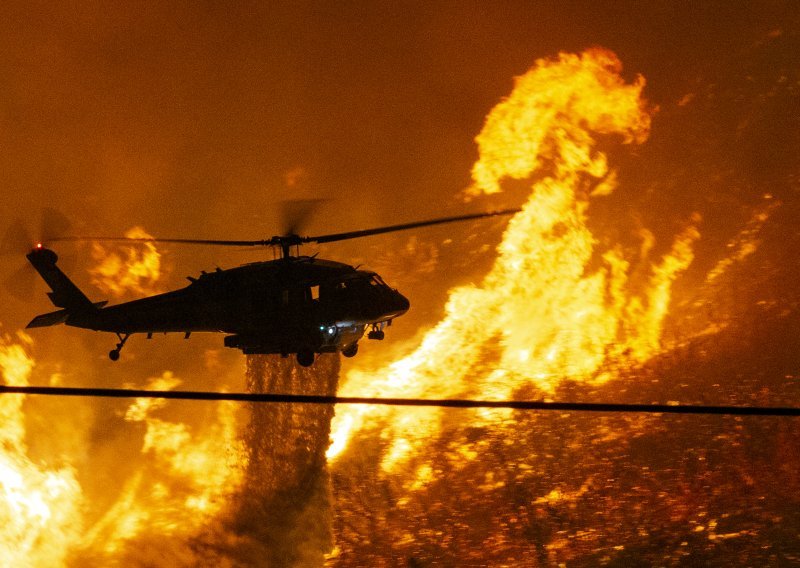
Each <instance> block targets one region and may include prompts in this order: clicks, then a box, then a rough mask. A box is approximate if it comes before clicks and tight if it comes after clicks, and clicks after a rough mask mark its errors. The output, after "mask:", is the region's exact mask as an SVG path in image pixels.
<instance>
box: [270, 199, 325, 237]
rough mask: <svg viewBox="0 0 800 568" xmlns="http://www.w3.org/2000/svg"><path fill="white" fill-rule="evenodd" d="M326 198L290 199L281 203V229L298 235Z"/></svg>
mask: <svg viewBox="0 0 800 568" xmlns="http://www.w3.org/2000/svg"><path fill="white" fill-rule="evenodd" d="M325 201H326V200H325V199H290V200H287V201H282V202H281V203H280V208H281V229H282V230H283V234H284V235H297V234H300V231H302V230H303V226H304V225H305V224H306V222H307V221H308V219H309V217H311V215H313V213H314V211H316V210H317V208H318V207H319V205H320V204H321V203H324V202H325Z"/></svg>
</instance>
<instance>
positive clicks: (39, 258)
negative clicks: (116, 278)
mask: <svg viewBox="0 0 800 568" xmlns="http://www.w3.org/2000/svg"><path fill="white" fill-rule="evenodd" d="M27 257H28V260H29V261H30V262H31V264H32V265H33V267H34V268H35V269H36V272H38V273H39V274H40V275H41V276H42V278H44V281H45V282H47V285H48V286H50V289H51V290H52V292H48V293H47V295H48V296H50V301H51V302H53V304H54V305H55V306H56V307H59V308H65V309H66V310H69V311H81V310H91V309H95V308H94V305H93V304H92V302H91V301H90V300H89V298H87V297H86V295H85V294H84V293H83V292H81V291H80V290H79V289H78V287H77V286H75V284H73V283H72V281H71V280H70V279H69V278H67V275H66V274H64V273H63V272H61V269H60V268H58V267H57V266H56V262H57V261H58V256H57V255H56V253H54V252H53V251H51V250H50V249H46V248H38V247H37V248H36V249H35V250H33V251H31V252H30V253H28V255H27ZM50 325H52V324H50Z"/></svg>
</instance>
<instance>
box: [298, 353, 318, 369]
mask: <svg viewBox="0 0 800 568" xmlns="http://www.w3.org/2000/svg"><path fill="white" fill-rule="evenodd" d="M297 362H298V364H300V366H301V367H310V366H311V365H313V364H314V352H313V351H300V352H299V353H298V354H297Z"/></svg>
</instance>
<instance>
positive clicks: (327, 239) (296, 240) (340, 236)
mask: <svg viewBox="0 0 800 568" xmlns="http://www.w3.org/2000/svg"><path fill="white" fill-rule="evenodd" d="M519 211H520V210H519V209H501V210H499V211H489V212H484V213H471V214H469V215H457V216H455V217H442V218H439V219H430V220H428V221H416V222H414V223H403V224H401V225H389V226H388V227H376V228H374V229H364V230H361V231H349V232H347V233H335V234H331V235H320V236H316V237H299V236H297V235H295V234H288V235H279V236H275V237H272V238H269V239H260V240H253V241H234V240H225V239H164V238H155V237H154V238H133V239H131V238H127V237H55V238H52V239H50V241H104V242H111V243H173V244H181V245H211V246H225V247H258V246H262V247H267V246H287V245H289V246H295V245H299V244H302V243H332V242H335V241H344V240H347V239H357V238H360V237H369V236H372V235H380V234H383V233H392V232H395V231H406V230H408V229H416V228H418V227H428V226H430V225H441V224H443V223H455V222H458V221H469V220H472V219H483V218H484V217H497V216H502V215H513V214H514V213H519Z"/></svg>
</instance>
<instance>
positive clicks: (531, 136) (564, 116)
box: [328, 49, 699, 468]
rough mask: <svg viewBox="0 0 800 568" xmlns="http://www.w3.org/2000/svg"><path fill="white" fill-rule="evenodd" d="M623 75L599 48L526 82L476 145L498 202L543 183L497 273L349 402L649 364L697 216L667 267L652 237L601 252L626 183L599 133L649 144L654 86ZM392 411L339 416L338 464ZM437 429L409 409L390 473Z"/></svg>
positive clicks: (480, 183) (481, 179) (483, 177)
mask: <svg viewBox="0 0 800 568" xmlns="http://www.w3.org/2000/svg"><path fill="white" fill-rule="evenodd" d="M620 71H621V64H620V62H619V60H618V59H617V58H616V57H615V55H614V54H613V53H610V52H608V51H604V50H599V49H593V50H589V51H586V52H584V53H583V54H581V55H568V54H561V55H560V56H559V57H558V58H557V59H555V60H540V61H538V62H537V64H536V65H535V67H534V68H532V69H531V70H530V71H529V72H528V73H526V74H525V75H523V76H522V77H519V78H517V80H516V84H515V88H514V90H513V92H512V93H511V95H510V96H509V97H508V98H507V99H505V100H504V101H502V102H501V103H499V104H498V105H497V106H496V107H495V108H494V109H493V110H492V111H491V113H490V114H489V116H488V117H487V119H486V123H485V125H484V128H483V130H482V131H481V133H480V134H479V135H478V137H477V142H478V147H479V150H480V157H479V159H478V162H477V163H476V164H475V166H474V168H473V170H472V175H473V181H474V184H473V186H472V187H471V188H470V189H469V190H468V191H469V193H471V194H479V193H496V192H499V191H501V190H502V184H503V182H504V180H522V179H528V180H531V186H530V188H531V189H530V196H529V198H528V200H527V202H526V203H525V205H524V206H523V208H522V211H521V212H520V213H518V214H517V215H515V216H514V217H513V218H512V219H511V221H510V222H509V224H508V228H507V229H506V232H505V234H504V236H503V240H502V242H501V244H500V246H499V248H498V257H497V259H496V261H495V263H494V266H493V267H492V269H491V271H490V272H489V273H488V275H487V276H486V277H485V278H484V279H483V282H482V283H481V284H480V285H474V286H465V287H460V288H456V289H454V290H452V291H451V293H450V298H449V300H448V302H447V306H446V315H445V317H444V319H443V320H442V321H441V322H439V323H438V324H437V325H436V326H435V327H433V328H432V329H431V330H430V331H429V332H428V333H427V334H426V335H425V336H424V338H423V340H422V342H421V344H420V346H419V347H418V348H417V349H416V350H415V351H414V352H412V353H411V354H409V355H407V356H405V357H403V358H401V359H399V360H397V361H395V362H393V363H391V364H389V365H388V366H386V367H385V368H383V369H382V370H379V371H377V372H375V371H369V372H367V371H364V370H360V369H356V370H354V371H352V372H351V373H350V375H349V376H348V378H347V381H346V382H345V386H344V388H345V390H346V391H347V393H348V394H356V393H357V394H369V395H380V396H421V397H423V396H433V397H452V396H477V397H482V398H497V399H504V398H508V397H513V396H514V395H515V393H516V392H517V391H519V390H520V389H521V388H522V387H524V386H525V385H531V386H534V387H535V388H538V389H540V391H542V392H543V393H547V392H551V391H552V390H553V389H554V387H555V386H557V384H558V383H559V382H560V381H563V380H564V379H567V378H569V379H572V380H579V381H593V382H597V383H600V382H604V381H606V380H607V379H608V378H609V374H608V369H610V368H613V367H614V366H619V365H627V366H630V365H635V364H639V363H641V362H643V361H645V360H647V359H648V358H649V357H651V356H652V355H653V354H655V353H657V352H658V351H659V350H660V349H661V332H662V325H663V321H664V317H665V315H666V313H667V310H668V307H669V301H670V291H671V286H672V283H673V281H674V280H675V278H676V276H677V275H678V274H680V272H681V271H683V270H684V269H685V268H686V267H687V266H688V265H689V264H690V263H691V261H692V259H693V253H692V243H693V242H694V241H695V240H696V239H697V238H698V236H699V233H698V231H697V229H696V228H695V226H694V223H695V222H696V221H697V219H693V220H691V221H687V226H686V228H685V230H684V231H683V232H682V233H681V234H679V235H677V237H676V238H675V240H674V243H673V245H672V247H671V250H670V251H669V252H668V253H667V254H666V255H665V256H664V257H663V258H658V259H650V258H649V252H650V249H651V248H652V240H653V237H652V235H651V234H650V233H649V232H646V231H644V232H643V233H642V243H643V244H642V246H641V249H640V253H639V255H638V257H637V258H628V257H626V254H625V252H624V251H623V249H622V247H619V246H612V247H610V248H607V249H601V248H600V246H599V244H598V242H597V240H596V239H595V238H594V237H593V235H592V233H591V231H590V230H589V227H588V225H587V209H588V207H589V202H590V199H591V198H592V197H596V196H602V195H607V194H608V193H610V192H611V191H613V190H614V188H615V186H616V176H615V175H614V172H613V171H611V170H610V169H609V165H608V161H607V158H606V155H605V154H604V153H603V152H601V151H599V150H598V149H597V144H598V140H599V138H600V136H601V135H610V134H614V135H621V136H622V138H623V141H624V142H625V143H640V142H642V141H644V140H645V139H646V137H647V135H648V129H649V125H650V117H649V114H648V111H647V109H646V105H645V103H644V101H643V99H642V97H641V91H642V88H643V87H644V79H643V78H641V77H639V78H637V79H636V80H635V81H634V82H633V83H632V84H627V83H625V82H624V81H623V79H622V78H621V77H620ZM642 265H645V266H646V267H647V272H649V275H648V276H646V277H645V278H644V284H638V283H635V282H634V278H633V276H632V275H633V273H634V272H637V273H641V270H642V268H641V266H642ZM387 413H388V411H385V410H378V409H376V408H366V409H365V408H360V409H359V408H347V409H342V410H341V411H339V412H337V416H336V420H335V424H334V434H333V440H334V442H333V444H332V446H331V449H330V451H329V453H328V455H329V457H335V456H336V455H338V454H339V453H340V452H341V451H342V450H343V449H344V448H345V447H346V444H347V439H348V437H349V436H350V434H351V433H353V432H354V431H357V430H358V429H360V428H363V427H365V426H366V425H368V424H372V423H373V421H372V420H370V418H377V417H379V416H380V417H385V416H386V415H387ZM483 416H487V414H486V413H484V414H483ZM493 416H497V414H496V413H495V414H493ZM437 419H438V415H437V414H435V413H434V412H432V411H430V410H428V409H425V410H421V411H418V412H408V410H404V412H403V414H402V415H397V416H395V417H394V418H393V419H392V420H391V421H389V422H387V425H386V426H385V428H386V429H385V430H384V433H385V436H386V437H387V438H388V439H389V440H390V446H389V449H388V451H387V453H386V457H385V458H384V464H383V465H384V467H385V468H391V467H392V465H393V464H394V463H396V462H397V461H398V460H400V459H401V458H403V457H404V456H406V455H408V454H409V452H411V450H412V449H413V448H415V447H417V445H418V444H419V443H420V442H421V440H423V439H424V438H425V437H426V436H428V435H429V433H430V429H431V428H433V427H434V425H435V422H436V420H437ZM467 457H468V456H467Z"/></svg>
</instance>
